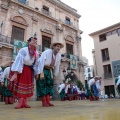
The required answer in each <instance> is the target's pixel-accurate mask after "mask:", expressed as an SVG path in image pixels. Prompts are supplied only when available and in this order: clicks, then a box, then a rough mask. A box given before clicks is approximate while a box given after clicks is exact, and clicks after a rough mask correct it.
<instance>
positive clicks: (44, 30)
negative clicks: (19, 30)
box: [40, 28, 53, 35]
mask: <svg viewBox="0 0 120 120" xmlns="http://www.w3.org/2000/svg"><path fill="white" fill-rule="evenodd" d="M40 30H41V31H42V32H45V33H48V34H52V35H53V32H52V31H51V30H50V28H42V29H40Z"/></svg>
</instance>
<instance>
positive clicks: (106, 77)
mask: <svg viewBox="0 0 120 120" xmlns="http://www.w3.org/2000/svg"><path fill="white" fill-rule="evenodd" d="M104 78H105V79H108V78H112V74H110V73H105V74H104Z"/></svg>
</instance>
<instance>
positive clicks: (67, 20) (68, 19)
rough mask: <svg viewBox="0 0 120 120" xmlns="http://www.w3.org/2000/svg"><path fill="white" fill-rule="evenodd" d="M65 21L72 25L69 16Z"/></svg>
mask: <svg viewBox="0 0 120 120" xmlns="http://www.w3.org/2000/svg"><path fill="white" fill-rule="evenodd" d="M65 23H66V24H67V25H70V18H67V17H66V20H65Z"/></svg>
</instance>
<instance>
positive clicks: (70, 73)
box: [62, 67, 74, 81]
mask: <svg viewBox="0 0 120 120" xmlns="http://www.w3.org/2000/svg"><path fill="white" fill-rule="evenodd" d="M62 72H63V75H64V78H65V80H66V79H68V81H70V80H71V77H73V75H74V72H73V71H72V70H71V69H70V67H68V68H67V71H66V70H65V69H63V71H62Z"/></svg>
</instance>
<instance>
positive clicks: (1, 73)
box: [0, 67, 4, 82]
mask: <svg viewBox="0 0 120 120" xmlns="http://www.w3.org/2000/svg"><path fill="white" fill-rule="evenodd" d="M0 82H4V79H3V71H2V68H1V67H0Z"/></svg>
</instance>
